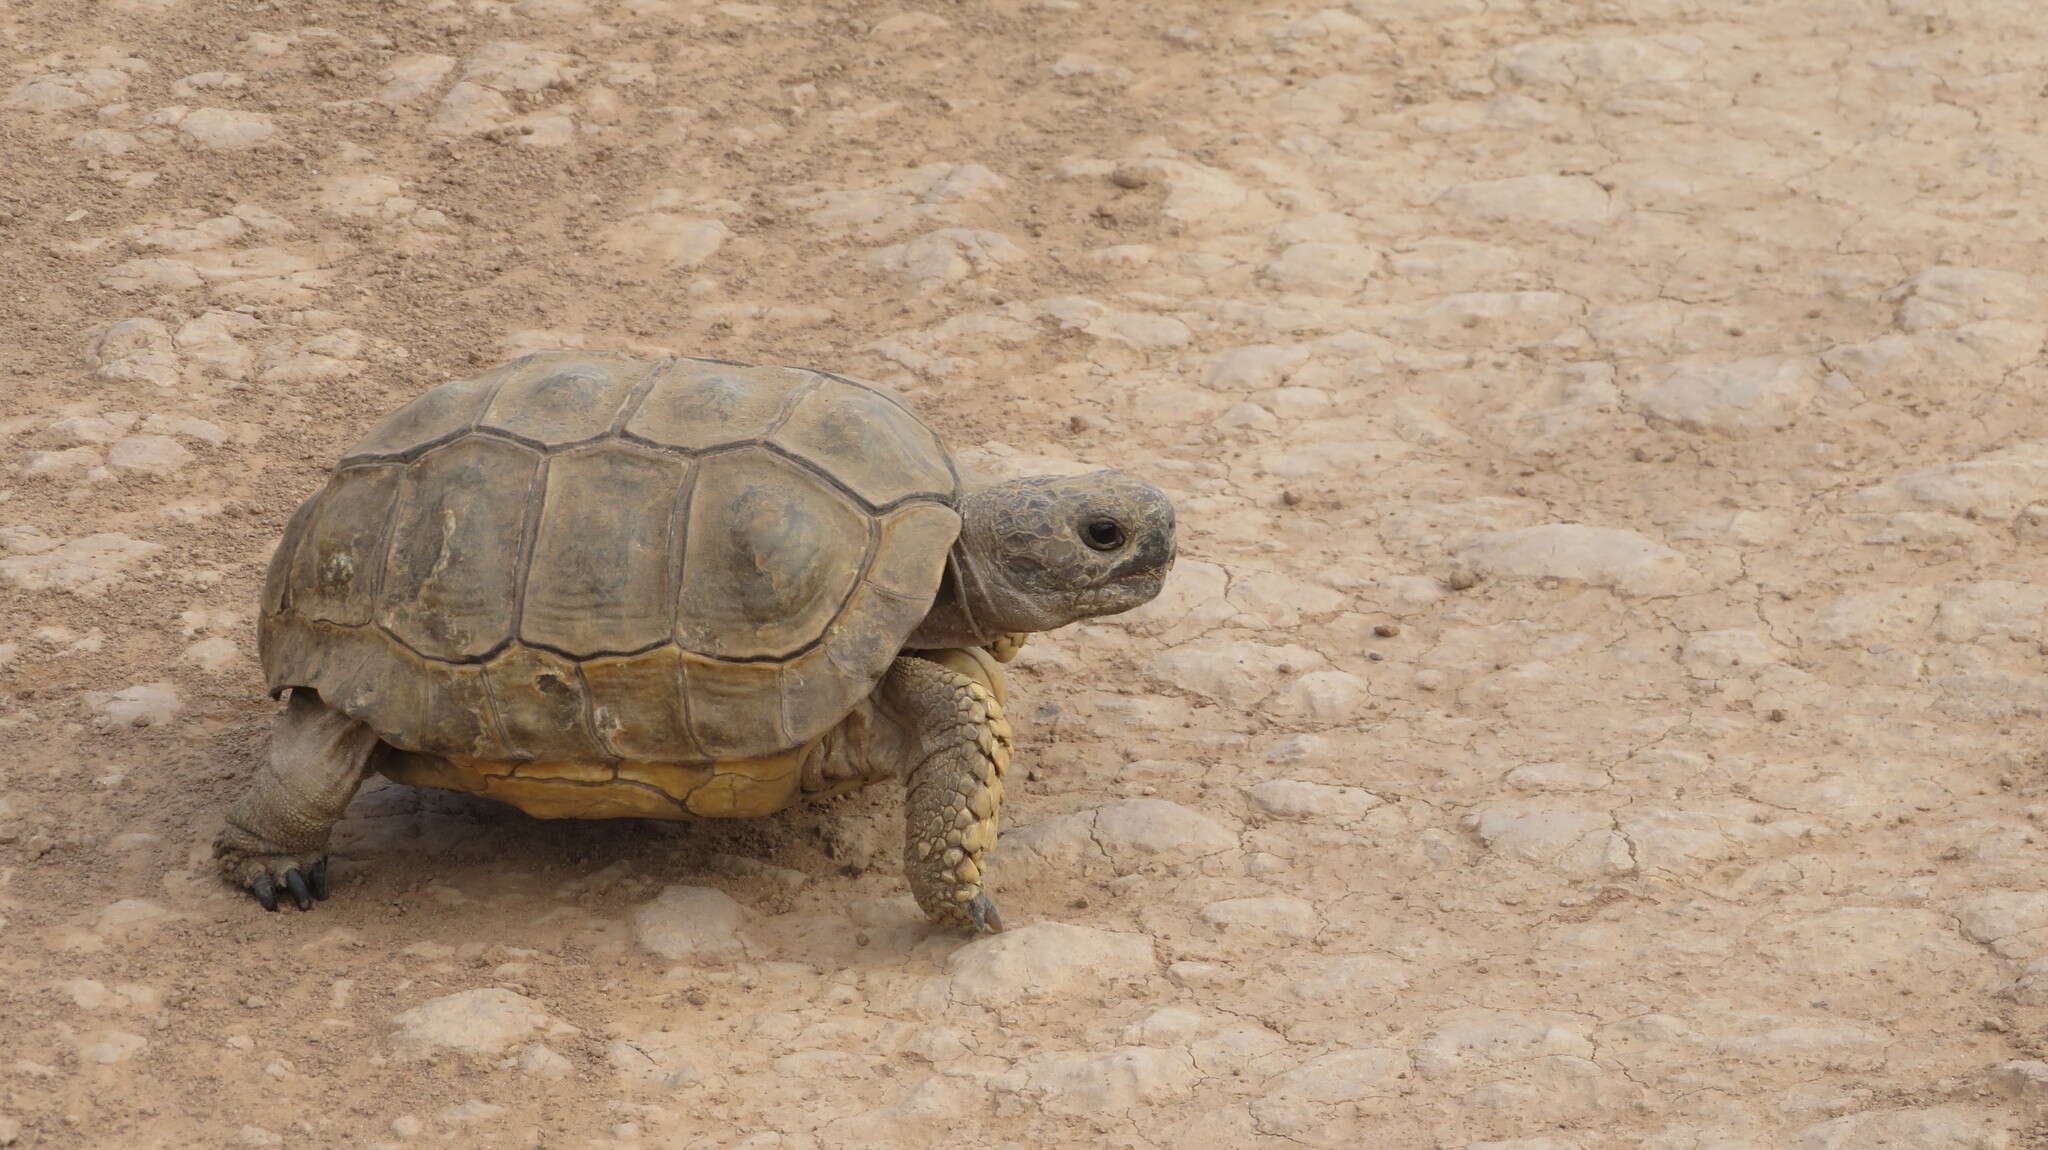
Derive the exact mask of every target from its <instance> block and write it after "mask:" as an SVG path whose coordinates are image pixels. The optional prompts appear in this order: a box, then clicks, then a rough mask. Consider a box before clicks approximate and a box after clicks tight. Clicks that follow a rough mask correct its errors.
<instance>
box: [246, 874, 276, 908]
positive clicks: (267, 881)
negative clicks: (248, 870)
mask: <svg viewBox="0 0 2048 1150" xmlns="http://www.w3.org/2000/svg"><path fill="white" fill-rule="evenodd" d="M249 889H250V890H251V891H254V892H255V894H256V901H257V902H260V903H262V904H263V909H264V910H271V911H274V910H276V909H277V883H276V882H275V881H273V880H272V879H271V877H270V875H269V873H268V872H266V873H264V874H259V875H257V876H256V881H255V882H252V883H250V884H249Z"/></svg>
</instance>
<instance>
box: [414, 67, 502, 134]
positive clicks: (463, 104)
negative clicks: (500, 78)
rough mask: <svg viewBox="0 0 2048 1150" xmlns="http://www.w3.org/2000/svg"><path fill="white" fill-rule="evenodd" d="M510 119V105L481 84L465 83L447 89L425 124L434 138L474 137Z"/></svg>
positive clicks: (465, 81) (496, 93) (498, 94)
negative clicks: (446, 92) (435, 136)
mask: <svg viewBox="0 0 2048 1150" xmlns="http://www.w3.org/2000/svg"><path fill="white" fill-rule="evenodd" d="M511 119H512V101H510V100H508V99H506V98H505V97H504V95H503V94H502V93H499V92H495V91H492V90H491V89H489V88H486V87H484V86H483V85H482V84H476V83H472V82H470V81H468V80H464V81H462V82H461V83H459V84H457V85H455V86H454V87H453V88H450V89H448V94H447V95H445V96H443V97H441V103H440V105H439V106H437V107H436V108H435V109H434V115H433V118H431V119H429V120H428V121H427V132H428V133H429V134H431V135H437V136H477V135H482V134H483V133H485V132H489V131H493V130H495V129H497V128H499V127H501V126H503V125H504V124H505V123H506V122H507V121H509V120H511Z"/></svg>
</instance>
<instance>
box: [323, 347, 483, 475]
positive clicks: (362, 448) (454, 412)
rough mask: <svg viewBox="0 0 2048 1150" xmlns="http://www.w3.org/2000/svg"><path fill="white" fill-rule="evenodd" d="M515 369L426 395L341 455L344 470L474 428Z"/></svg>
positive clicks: (397, 455) (446, 385)
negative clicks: (345, 467)
mask: <svg viewBox="0 0 2048 1150" xmlns="http://www.w3.org/2000/svg"><path fill="white" fill-rule="evenodd" d="M516 366H517V363H516V362H515V363H512V364H507V365H505V366H504V367H500V368H497V369H495V370H492V371H488V372H485V373H484V374H482V375H479V376H477V377H476V378H474V379H458V380H455V381H453V382H451V383H444V384H441V385H440V386H439V387H436V388H433V389H432V390H430V391H428V392H426V393H425V394H423V395H421V396H420V397H419V398H417V399H415V400H413V401H412V402H411V403H408V404H406V405H405V406H404V407H401V408H399V409H398V410H397V411H394V412H392V413H391V414H390V415H388V416H386V417H385V419H384V422H382V423H380V424H378V425H377V426H376V427H375V428H372V429H371V431H370V434H368V435H365V436H363V437H362V438H361V439H359V440H357V441H356V443H355V446H353V447H351V448H349V449H348V451H347V452H346V453H345V454H343V455H342V457H341V463H342V466H347V465H348V464H351V463H356V462H360V461H362V460H365V459H372V458H381V459H397V458H402V457H405V456H408V455H412V454H414V453H416V452H418V451H419V450H420V449H421V448H423V447H425V446H427V445H428V444H432V443H437V442H440V441H442V440H445V439H448V438H450V437H451V436H455V435H459V434H461V433H462V432H465V431H468V430H470V429H471V428H474V427H475V426H476V421H477V420H478V419H479V418H480V417H482V415H483V413H484V408H485V407H486V406H488V405H489V404H490V402H491V397H492V396H494V395H496V394H497V392H498V381H499V380H501V379H503V378H504V377H505V376H506V375H507V374H508V373H509V372H510V371H511V370H512V369H513V368H514V367H516Z"/></svg>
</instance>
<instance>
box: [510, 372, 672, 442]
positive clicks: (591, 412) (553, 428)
mask: <svg viewBox="0 0 2048 1150" xmlns="http://www.w3.org/2000/svg"><path fill="white" fill-rule="evenodd" d="M659 370H661V369H660V366H659V365H658V363H655V362H650V361H648V360H645V359H637V358H634V357H631V356H619V355H591V354H587V353H584V352H573V351H557V352H543V353H540V354H537V355H532V356H528V357H527V358H526V359H524V360H521V361H520V363H519V366H518V367H517V368H516V369H515V370H513V371H512V372H511V373H510V374H508V375H506V376H505V379H504V381H503V382H502V383H500V384H499V385H498V394H497V396H496V398H494V399H492V400H491V406H490V408H489V409H488V410H486V411H485V412H484V414H483V418H482V419H481V420H479V421H478V422H477V426H478V427H480V428H485V429H488V430H491V431H501V432H504V433H505V434H507V435H512V436H517V437H519V438H521V439H531V440H534V441H535V442H538V443H542V444H546V445H547V446H549V447H558V446H561V445H562V444H565V443H578V442H581V441H583V440H586V439H592V438H595V437H596V436H599V435H603V434H604V433H605V432H607V431H610V430H611V428H612V421H613V419H614V418H615V417H616V416H617V415H618V413H619V411H620V409H621V408H623V407H624V406H625V405H626V401H627V399H628V398H629V397H631V396H632V394H633V390H634V388H635V387H636V386H637V385H639V384H640V383H641V382H642V381H644V380H646V379H647V377H648V375H649V374H651V373H653V372H657V371H659Z"/></svg>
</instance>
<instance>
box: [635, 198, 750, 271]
mask: <svg viewBox="0 0 2048 1150" xmlns="http://www.w3.org/2000/svg"><path fill="white" fill-rule="evenodd" d="M731 235H732V229H731V228H728V227H726V226H725V224H724V223H723V222H721V221H719V220H710V219H696V218H693V217H690V216H680V215H675V214H673V213H670V212H642V213H641V214H639V215H637V216H628V217H627V218H626V219H625V220H623V221H622V222H620V223H619V224H618V225H617V226H615V227H613V228H612V229H610V230H609V231H607V232H606V233H605V246H606V247H607V248H609V249H610V250H611V251H613V252H614V253H616V254H618V255H621V256H629V257H634V256H638V257H646V258H649V259H652V260H655V261H656V262H659V263H661V264H663V265H665V266H667V267H671V268H685V269H687V268H694V267H696V266H698V265H699V264H702V263H703V262H704V261H705V260H708V259H710V258H711V257H712V255H713V254H715V253H716V252H717V251H718V249H719V248H720V247H722V246H724V244H725V241H726V239H727V238H728V237H730V236H731Z"/></svg>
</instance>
